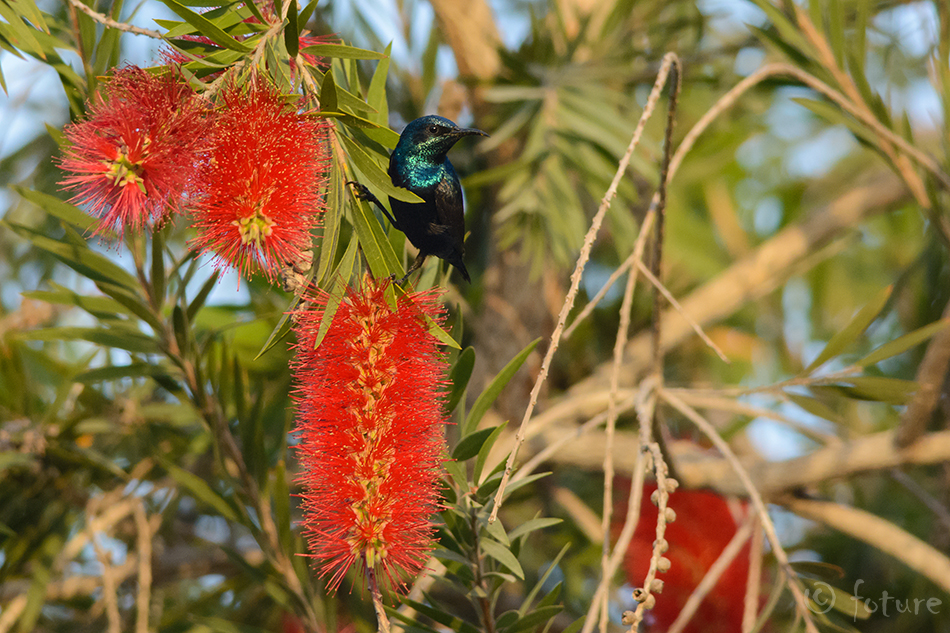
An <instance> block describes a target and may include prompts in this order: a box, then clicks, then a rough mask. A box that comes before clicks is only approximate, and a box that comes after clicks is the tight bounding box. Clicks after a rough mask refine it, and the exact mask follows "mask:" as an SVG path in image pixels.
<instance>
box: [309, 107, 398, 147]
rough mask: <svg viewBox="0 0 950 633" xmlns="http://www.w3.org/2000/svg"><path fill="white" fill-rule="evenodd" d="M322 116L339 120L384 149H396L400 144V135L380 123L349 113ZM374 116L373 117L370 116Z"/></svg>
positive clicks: (327, 113) (328, 113) (329, 113)
mask: <svg viewBox="0 0 950 633" xmlns="http://www.w3.org/2000/svg"><path fill="white" fill-rule="evenodd" d="M320 116H324V117H328V118H331V119H338V120H339V121H340V122H342V123H343V124H344V125H346V126H347V127H351V128H355V129H357V130H360V131H361V132H363V134H365V135H366V136H367V137H368V138H369V139H370V140H373V141H376V142H377V143H379V144H380V145H382V146H383V147H389V148H394V147H396V144H397V143H398V142H399V135H398V134H396V133H395V132H394V131H392V130H391V129H389V128H388V127H386V126H385V125H379V124H378V123H376V122H374V121H371V120H369V119H366V118H364V117H361V116H357V115H355V114H351V113H349V112H332V111H328V112H323V111H321V112H320ZM370 116H372V115H370Z"/></svg>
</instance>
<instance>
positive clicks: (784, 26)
mask: <svg viewBox="0 0 950 633" xmlns="http://www.w3.org/2000/svg"><path fill="white" fill-rule="evenodd" d="M816 1H817V0H816ZM752 3H753V4H755V6H757V7H758V8H759V9H761V10H762V11H763V12H764V13H765V14H766V15H767V16H768V18H769V21H770V22H771V23H772V25H773V26H774V27H775V29H776V30H777V31H778V36H779V38H780V39H781V40H782V41H784V42H786V45H787V46H790V47H792V48H794V49H797V50H798V52H799V53H800V54H804V56H805V57H809V58H815V57H817V56H816V55H815V51H814V48H813V47H812V45H811V44H810V43H809V42H808V40H806V39H805V36H804V35H802V33H801V30H800V29H799V28H798V25H797V24H795V23H793V22H792V20H790V19H789V18H788V16H787V15H785V13H784V12H782V10H781V9H780V8H779V7H777V6H775V5H774V4H773V3H772V1H771V0H752Z"/></svg>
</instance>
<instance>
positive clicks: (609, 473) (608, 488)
mask: <svg viewBox="0 0 950 633" xmlns="http://www.w3.org/2000/svg"><path fill="white" fill-rule="evenodd" d="M647 234H648V232H647V231H644V230H642V229H641V231H640V236H641V237H645V236H646V235H647ZM645 244H646V241H645V240H640V239H638V240H637V243H636V247H640V252H639V253H637V248H636V247H635V248H634V252H633V254H634V256H635V261H637V262H639V261H640V259H641V258H642V257H643V247H644V245H645ZM636 286H637V275H636V271H635V270H631V271H630V274H629V275H627V286H626V288H625V289H624V293H623V301H622V302H621V306H620V324H619V326H618V327H617V336H616V338H615V339H614V370H613V372H611V374H610V392H609V394H608V397H607V427H606V434H607V441H606V443H605V444H604V451H605V455H604V511H603V519H602V522H601V532H602V533H603V543H602V544H601V548H602V551H601V560H600V566H601V573H602V577H603V579H604V580H605V581H607V580H609V579H611V578H612V577H613V576H612V574H609V573H608V572H609V571H610V528H611V525H610V523H611V518H612V511H613V498H614V452H613V445H614V442H613V440H614V431H615V429H616V427H617V418H618V417H619V416H620V411H619V407H618V406H617V400H618V391H619V390H620V366H621V365H622V364H623V350H624V348H625V347H626V346H627V336H628V335H629V332H630V314H631V312H632V310H633V295H634V291H635V290H636ZM640 423H641V424H647V422H646V421H643V420H641V421H640ZM607 616H608V609H607V592H606V591H605V592H604V593H603V598H602V602H601V605H600V631H601V633H606V631H607Z"/></svg>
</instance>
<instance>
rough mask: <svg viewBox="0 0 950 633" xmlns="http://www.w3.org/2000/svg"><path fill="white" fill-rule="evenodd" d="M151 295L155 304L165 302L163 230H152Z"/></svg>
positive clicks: (160, 304)
mask: <svg viewBox="0 0 950 633" xmlns="http://www.w3.org/2000/svg"><path fill="white" fill-rule="evenodd" d="M151 281H152V284H151V285H152V295H153V298H154V300H155V305H157V306H159V307H161V306H162V305H163V304H164V302H165V231H164V229H161V230H157V231H153V232H152V279H151Z"/></svg>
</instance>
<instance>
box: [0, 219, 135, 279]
mask: <svg viewBox="0 0 950 633" xmlns="http://www.w3.org/2000/svg"><path fill="white" fill-rule="evenodd" d="M0 223H2V224H4V225H6V226H7V227H9V228H10V230H12V231H13V232H14V233H16V234H17V235H19V236H20V237H22V238H24V239H27V240H29V241H30V242H32V243H33V245H34V246H36V247H37V248H40V249H42V250H44V251H47V252H49V253H51V254H53V255H54V256H55V257H56V258H57V259H59V260H60V261H61V262H63V263H64V264H66V265H67V266H69V267H70V268H72V269H73V270H75V271H76V272H78V273H79V274H81V275H83V276H85V277H88V278H90V279H92V280H93V281H105V282H108V283H112V284H115V285H118V286H123V287H125V288H127V289H129V290H132V291H133V292H138V291H139V285H138V280H137V279H136V278H135V277H133V276H132V275H131V274H129V273H128V272H126V271H125V270H124V269H122V268H120V267H119V266H117V265H115V264H113V263H112V262H111V261H109V260H108V259H106V258H105V257H104V256H102V255H100V254H99V253H96V252H94V251H92V250H91V249H90V248H89V247H88V246H86V245H83V246H79V245H76V244H69V243H65V242H61V241H59V240H54V239H52V238H49V237H46V236H45V235H42V234H41V233H38V232H36V231H34V230H33V229H30V228H27V227H25V226H20V225H18V224H12V223H8V222H6V221H5V220H4V221H0Z"/></svg>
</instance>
